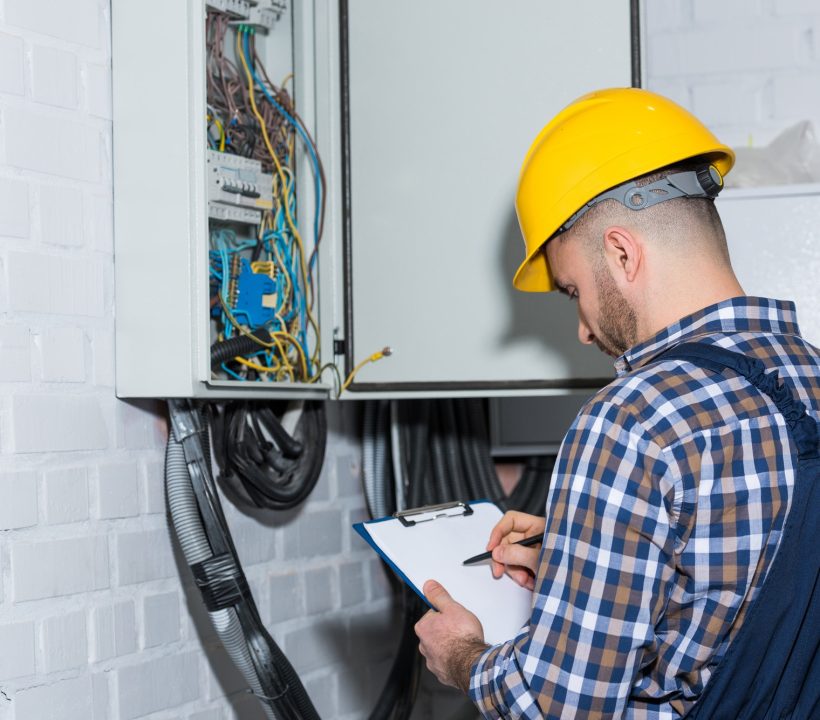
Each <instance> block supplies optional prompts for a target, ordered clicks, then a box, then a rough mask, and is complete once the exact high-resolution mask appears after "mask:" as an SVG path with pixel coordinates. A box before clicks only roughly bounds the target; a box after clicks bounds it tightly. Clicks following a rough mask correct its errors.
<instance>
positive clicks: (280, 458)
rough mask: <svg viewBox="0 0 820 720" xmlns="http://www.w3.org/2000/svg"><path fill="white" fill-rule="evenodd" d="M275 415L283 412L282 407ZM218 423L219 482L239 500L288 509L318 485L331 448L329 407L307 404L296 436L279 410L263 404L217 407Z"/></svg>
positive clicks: (263, 506) (302, 411)
mask: <svg viewBox="0 0 820 720" xmlns="http://www.w3.org/2000/svg"><path fill="white" fill-rule="evenodd" d="M276 410H283V408H282V404H281V403H280V404H278V405H277V406H276ZM213 422H214V437H215V440H216V442H215V443H214V455H215V457H216V460H217V464H218V465H219V468H220V471H221V472H220V480H222V481H223V482H224V483H226V484H227V485H228V486H229V487H230V488H231V489H232V490H233V491H234V493H235V494H236V496H237V498H239V499H241V500H243V501H244V502H246V503H248V504H250V505H253V506H255V507H260V508H267V509H271V510H289V509H290V508H293V507H296V506H297V505H299V504H300V503H302V502H303V501H304V500H305V499H306V498H307V496H308V495H309V494H310V493H311V491H312V490H313V488H314V487H315V486H316V482H317V481H318V479H319V474H320V472H321V470H322V464H323V462H324V456H325V446H326V443H327V416H326V413H325V405H324V403H320V402H306V403H304V405H303V407H302V410H301V415H300V417H299V421H298V422H297V424H296V427H295V430H294V433H293V435H291V434H290V433H288V432H287V431H286V430H285V428H284V427H283V425H282V422H281V420H280V419H279V417H278V416H277V412H275V408H274V405H272V404H269V403H264V402H252V401H239V402H229V403H225V404H223V405H216V406H215V409H214V417H213Z"/></svg>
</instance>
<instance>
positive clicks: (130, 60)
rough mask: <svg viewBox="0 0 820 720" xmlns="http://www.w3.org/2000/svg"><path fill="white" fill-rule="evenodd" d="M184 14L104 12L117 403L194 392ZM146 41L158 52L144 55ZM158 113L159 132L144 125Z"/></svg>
mask: <svg viewBox="0 0 820 720" xmlns="http://www.w3.org/2000/svg"><path fill="white" fill-rule="evenodd" d="M190 7H191V6H190V4H189V3H185V2H179V3H171V4H170V5H168V4H166V3H163V2H157V0H151V1H149V2H140V3H134V2H130V0H115V2H114V3H113V7H112V31H113V38H112V49H113V53H114V61H113V107H114V133H113V141H114V147H113V153H114V156H113V159H114V235H115V272H116V280H115V291H116V305H115V307H116V315H117V323H116V382H117V392H118V394H119V395H120V396H145V395H155V396H157V397H163V396H167V395H175V394H180V393H181V394H186V393H190V392H192V369H193V368H192V356H191V348H192V346H193V345H194V344H195V342H196V339H195V334H194V320H193V304H192V292H191V269H192V260H191V254H192V252H193V248H192V242H193V237H192V227H191V217H190V200H189V186H190V181H189V171H190V167H191V164H192V154H191V151H192V148H191V122H190V118H189V106H190V75H189V46H188V44H187V43H186V42H180V39H181V38H182V39H184V38H185V34H182V33H180V32H179V28H184V27H190V26H191V25H192V20H193V19H192V15H191V12H190ZM158 17H162V18H163V21H162V22H157V21H156V19H157V18H158ZM146 38H151V44H152V46H153V47H162V48H163V51H162V52H145V50H146V46H145V39H146ZM151 78H157V79H158V80H157V82H154V83H151V82H150V79H151ZM160 79H161V80H160ZM160 108H161V109H162V114H163V122H162V129H161V131H157V130H156V129H155V128H153V129H152V125H151V120H150V117H151V115H152V113H155V112H157V110H158V109H160ZM199 124H200V125H201V123H199ZM149 387H150V392H146V390H147V389H148V388H149Z"/></svg>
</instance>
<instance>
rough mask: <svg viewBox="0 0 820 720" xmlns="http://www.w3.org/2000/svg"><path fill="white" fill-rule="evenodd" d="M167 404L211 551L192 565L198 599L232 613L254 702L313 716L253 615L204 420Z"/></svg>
mask: <svg viewBox="0 0 820 720" xmlns="http://www.w3.org/2000/svg"><path fill="white" fill-rule="evenodd" d="M169 407H170V413H171V421H172V424H173V433H174V437H175V438H176V439H177V441H178V442H180V443H181V444H182V447H183V451H184V453H185V460H186V463H187V465H188V471H189V474H190V479H191V486H192V489H193V492H194V496H195V498H196V501H197V506H198V508H199V513H200V517H201V520H202V526H203V529H204V531H205V534H206V537H207V540H208V544H209V545H210V546H211V549H212V551H213V555H212V556H211V558H209V559H207V560H205V561H202V562H198V563H196V564H195V565H193V566H192V570H193V572H194V576H195V578H196V579H197V585H198V586H199V587H200V590H201V591H202V593H203V599H204V600H205V603H206V605H207V607H208V609H209V610H211V611H216V610H222V609H229V608H230V609H233V611H234V612H235V613H236V617H237V618H238V620H239V624H240V626H241V628H242V631H243V634H244V635H245V639H246V641H247V645H248V651H249V655H250V658H251V661H252V663H253V666H254V670H255V672H256V676H257V679H258V681H259V685H260V687H261V688H262V695H261V696H260V697H259V700H260V702H262V703H263V704H265V705H267V706H268V707H269V708H271V709H272V710H273V712H274V713H275V715H276V717H277V718H279V719H281V720H319V716H318V714H317V713H316V709H315V708H314V707H313V703H312V702H311V700H310V698H309V697H308V695H307V692H306V691H305V689H304V686H303V685H302V683H301V681H300V679H299V676H298V675H297V674H296V672H295V670H294V669H293V666H292V665H291V664H290V662H289V661H288V659H287V658H286V657H285V655H284V654H283V653H282V651H281V649H280V648H279V646H278V645H277V644H276V642H275V641H274V640H273V638H272V637H271V636H270V635H269V634H268V632H267V630H266V629H265V627H264V625H263V624H262V620H261V618H260V617H259V612H258V609H257V607H256V603H255V601H254V599H253V595H252V594H251V592H250V588H249V586H248V582H247V579H246V578H245V573H244V571H243V569H242V565H241V563H240V562H239V557H238V555H237V552H236V548H235V546H234V543H233V538H232V536H231V532H230V529H229V528H228V524H227V522H226V520H225V515H224V513H223V511H222V504H221V502H220V500H219V495H218V492H217V489H216V482H215V481H214V478H213V473H212V469H211V464H210V457H209V446H208V443H207V439H206V436H207V432H208V428H207V419H203V418H202V417H201V415H200V413H199V411H198V410H197V408H196V407H195V406H194V405H193V403H192V402H191V401H169Z"/></svg>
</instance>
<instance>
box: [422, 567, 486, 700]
mask: <svg viewBox="0 0 820 720" xmlns="http://www.w3.org/2000/svg"><path fill="white" fill-rule="evenodd" d="M422 589H423V591H424V595H425V596H426V597H427V599H428V600H429V601H430V603H431V604H432V605H433V606H434V607H436V608H438V610H437V611H436V610H428V611H427V613H426V614H425V615H424V617H422V619H421V620H419V621H418V622H417V623H416V635H418V636H419V652H420V653H421V654H422V655H423V656H424V657H425V658H426V660H427V668H428V669H429V670H430V672H432V673H433V675H435V676H436V677H437V678H438V679H439V682H441V683H443V684H445V685H451V686H452V687H456V688H458V689H459V690H462V691H463V692H467V690H468V688H469V687H470V668H471V667H472V665H473V663H474V662H475V661H476V660H478V658H479V656H480V655H481V653H483V652H484V651H485V650H486V649H487V647H488V646H487V644H486V643H485V642H484V628H482V627H481V623H480V622H479V620H478V618H477V617H476V616H475V615H473V614H472V613H471V612H470V611H469V610H467V608H465V607H464V606H463V605H459V604H458V603H457V602H456V601H455V600H453V598H451V597H450V595H449V594H448V592H447V591H446V590H445V589H444V588H443V587H442V586H441V585H439V584H438V583H437V582H436V581H435V580H428V581H427V582H426V583H424V587H423V588H422Z"/></svg>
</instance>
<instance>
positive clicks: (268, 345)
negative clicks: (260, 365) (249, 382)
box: [219, 296, 307, 381]
mask: <svg viewBox="0 0 820 720" xmlns="http://www.w3.org/2000/svg"><path fill="white" fill-rule="evenodd" d="M219 303H220V304H221V305H222V310H223V311H224V312H225V314H226V315H227V316H228V320H230V321H231V325H233V326H234V327H235V328H236V329H237V330H238V331H239V333H240V334H242V335H245V336H246V337H249V338H250V339H251V340H253V341H254V342H256V343H258V344H259V345H261V346H262V347H265V348H272V347H274V346H275V347H276V349H277V350H278V351H279V354H280V355H281V357H282V362H283V363H284V367H283V369H284V370H285V371H287V372H288V374H289V375H290V379H291V381H295V379H296V378H295V376H294V374H293V367H292V366H291V364H290V361H289V360H288V356H287V353H286V352H285V349H284V348H283V347H282V343H281V342H280V341H279V337H278V336H279V335H284V336H285V337H286V338H289V339H290V340H291V342H295V344H296V348H297V351H299V355H300V359H301V360H302V366H303V367H305V358H304V355H303V354H302V353H301V347H300V346H299V344H298V342H296V339H295V338H293V337H292V336H291V335H289V334H288V333H281V332H279V333H271V339H272V340H273V342H270V343H268V342H265V341H264V340H260V339H259V338H258V337H256V335H254V334H252V333H249V332H248V331H247V330H245V328H243V327H242V325H240V324H239V322H238V321H237V319H236V318H235V317H234V316H233V313H232V312H231V311H230V309H229V308H228V306H227V305H225V303H224V301H223V300H222V296H219ZM303 377H305V378H306V377H307V369H306V368H305V370H304V373H303Z"/></svg>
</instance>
